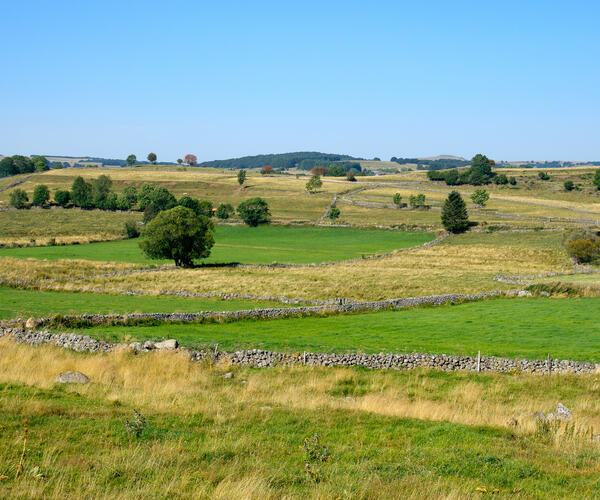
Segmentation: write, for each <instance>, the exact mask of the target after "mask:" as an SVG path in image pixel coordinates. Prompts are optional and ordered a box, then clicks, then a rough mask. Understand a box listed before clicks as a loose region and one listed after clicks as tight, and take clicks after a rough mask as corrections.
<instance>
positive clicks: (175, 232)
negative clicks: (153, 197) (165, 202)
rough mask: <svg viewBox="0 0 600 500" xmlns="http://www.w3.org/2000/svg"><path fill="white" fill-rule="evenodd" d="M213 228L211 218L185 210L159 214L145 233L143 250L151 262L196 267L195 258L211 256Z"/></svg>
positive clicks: (172, 210)
mask: <svg viewBox="0 0 600 500" xmlns="http://www.w3.org/2000/svg"><path fill="white" fill-rule="evenodd" d="M213 230H214V226H213V223H212V222H211V221H210V219H209V218H208V217H204V216H202V215H196V214H195V213H194V212H193V211H192V210H190V209H189V208H186V207H175V208H172V209H170V210H166V211H164V212H161V213H159V214H158V215H157V216H156V218H154V220H152V221H151V222H149V223H148V224H147V226H146V228H145V229H144V231H143V233H142V239H141V241H140V247H141V249H142V250H143V251H144V253H145V254H146V255H147V256H148V257H150V258H151V259H172V260H174V261H175V265H177V266H183V267H191V266H193V261H194V259H203V258H206V257H208V256H209V255H210V249H211V248H212V246H213V245H214V242H215V240H214V234H213Z"/></svg>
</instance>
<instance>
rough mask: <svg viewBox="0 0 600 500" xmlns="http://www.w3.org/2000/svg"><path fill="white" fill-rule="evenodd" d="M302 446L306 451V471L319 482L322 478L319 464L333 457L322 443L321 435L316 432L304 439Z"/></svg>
mask: <svg viewBox="0 0 600 500" xmlns="http://www.w3.org/2000/svg"><path fill="white" fill-rule="evenodd" d="M301 448H302V451H303V452H304V462H305V465H304V468H305V470H306V473H307V474H308V475H309V477H310V478H311V479H312V480H313V481H314V482H319V481H320V480H321V469H320V468H319V466H318V465H319V464H322V463H324V462H327V461H328V460H329V459H330V458H331V454H330V453H329V450H328V449H327V447H326V446H323V445H322V444H321V442H320V439H319V435H318V434H317V433H316V432H315V433H314V434H313V435H312V436H311V437H307V438H306V439H305V440H304V442H303V443H302V447H301Z"/></svg>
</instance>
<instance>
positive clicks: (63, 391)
mask: <svg viewBox="0 0 600 500" xmlns="http://www.w3.org/2000/svg"><path fill="white" fill-rule="evenodd" d="M0 348H1V349H2V352H3V353H4V355H3V356H1V357H0V377H1V378H2V381H3V382H2V384H1V385H0V413H1V415H2V435H3V439H2V440H0V460H1V462H2V471H1V472H2V474H3V480H2V491H3V494H4V495H6V496H7V497H10V498H41V497H43V498H65V497H67V498H75V497H77V498H86V497H110V498H123V499H124V498H149V497H152V498H155V497H161V498H166V497H180V498H217V499H230V498H247V499H251V498H252V499H264V498H272V499H275V498H288V499H291V498H301V497H303V498H365V499H366V498H375V497H377V498H399V497H402V498H415V499H416V498H423V497H424V496H425V497H445V498H472V497H473V496H475V495H480V494H481V492H482V491H483V492H484V493H485V492H487V493H488V494H491V493H494V492H495V493H500V494H502V495H504V496H510V497H511V498H556V497H570V498H573V497H580V498H583V497H593V496H594V494H595V493H594V492H596V491H597V490H598V488H599V487H600V484H599V482H598V477H599V476H600V469H599V464H600V460H599V459H600V449H599V448H598V444H597V443H595V442H593V441H591V439H590V436H591V434H590V433H593V432H594V429H597V428H598V424H599V422H600V421H599V419H598V414H599V411H600V407H599V403H598V401H599V399H598V397H597V395H598V394H599V391H600V386H599V385H598V379H597V377H594V376H583V377H574V376H562V377H557V376H553V377H548V378H545V379H544V382H545V383H544V384H540V383H539V377H536V376H525V375H520V376H517V375H494V374H476V373H470V374H467V373H439V372H432V371H422V370H419V371H412V372H394V373H390V372H368V371H362V370H351V369H331V368H294V369H288V368H274V369H270V370H256V369H250V368H235V369H234V373H235V378H233V379H223V378H222V375H223V373H224V371H225V370H228V368H227V367H215V366H212V367H211V366H208V365H201V364H191V363H190V362H189V361H187V360H186V359H185V358H183V357H182V356H181V355H179V354H174V353H153V354H147V355H140V356H133V355H131V354H127V353H125V352H116V353H111V354H108V355H81V354H77V353H72V352H68V351H65V350H60V349H58V348H53V347H48V346H44V347H37V348H34V347H30V346H22V345H16V344H13V343H11V342H5V341H3V342H2V343H1V346H0ZM14 359H19V360H21V363H24V364H25V365H26V366H28V367H29V369H28V370H23V369H21V368H20V367H19V366H18V365H17V364H15V363H14V362H12V360H14ZM66 369H79V370H82V371H84V372H85V373H87V374H89V376H90V377H91V378H92V380H93V383H91V384H88V385H85V386H70V387H64V386H62V387H58V386H56V385H54V384H53V383H52V380H53V378H54V377H55V375H56V373H58V372H60V371H64V370H66ZM515 394H527V397H526V398H515ZM594 395H596V397H594ZM557 400H560V401H562V402H564V403H565V404H566V405H568V406H569V407H570V408H572V409H573V412H574V415H575V421H574V423H573V424H570V426H568V427H566V426H565V425H564V424H562V425H558V426H554V427H552V428H548V429H546V428H544V427H539V426H536V424H535V420H534V419H533V418H532V417H531V415H532V414H533V412H534V411H538V410H541V411H549V410H551V409H553V408H554V406H555V405H556V401H557ZM134 409H135V410H137V411H138V412H139V413H140V414H141V415H142V417H143V418H144V421H143V423H139V420H138V421H137V422H138V423H137V425H131V423H130V424H129V425H127V424H126V422H127V421H129V422H135V415H134V413H133V410H134ZM24 421H27V423H26V425H27V446H26V448H27V453H26V455H25V456H24V459H23V461H22V462H21V463H22V470H23V472H22V473H21V474H20V476H19V477H17V478H15V476H16V475H17V470H18V468H19V462H20V454H21V448H22V446H23V427H24ZM594 426H595V427H594ZM128 429H129V430H128ZM596 432H597V430H596ZM315 433H316V434H317V436H318V438H317V439H318V444H317V446H315V447H314V448H313V449H311V451H312V452H311V453H308V452H305V451H304V450H303V448H302V445H303V442H304V440H305V439H307V438H311V437H313V436H314V434H315ZM323 446H325V447H326V448H327V451H326V452H325V453H323V450H322V447H323ZM307 464H308V465H307ZM307 471H311V473H307Z"/></svg>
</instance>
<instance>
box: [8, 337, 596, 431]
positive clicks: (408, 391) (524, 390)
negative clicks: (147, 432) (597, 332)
mask: <svg viewBox="0 0 600 500" xmlns="http://www.w3.org/2000/svg"><path fill="white" fill-rule="evenodd" d="M0 348H1V349H2V356H0V381H1V382H3V383H14V384H26V385H32V386H36V387H42V388H50V387H52V386H53V384H54V379H55V377H56V375H57V374H58V373H60V372H64V371H67V370H71V371H82V372H83V373H85V374H87V375H88V376H89V377H90V379H91V380H92V383H90V384H88V385H84V386H73V387H72V389H71V390H73V391H75V392H78V393H80V394H83V395H86V396H87V397H90V398H103V399H107V400H108V401H120V402H121V403H126V404H128V405H132V406H133V407H137V408H145V409H147V410H148V411H152V412H155V413H164V414H169V415H186V414H196V413H202V414H204V415H210V416H211V417H212V418H214V419H217V420H220V421H228V420H230V419H234V418H243V414H244V413H245V412H251V413H260V412H261V409H260V408H261V407H264V406H271V407H277V408H288V409H293V408H296V409H303V410H327V409H343V410H347V411H353V412H364V413H370V414H375V415H382V416H394V417H409V418H417V419H421V420H429V421H446V422H453V423H461V424H467V425H489V426H495V427H507V428H515V423H514V421H515V419H516V421H517V424H516V430H517V431H521V432H531V431H532V430H533V429H534V427H535V419H534V417H533V414H534V413H535V412H536V411H540V410H543V411H548V410H551V409H554V407H555V406H556V403H557V400H556V398H557V397H558V395H557V394H558V393H560V392H561V387H563V388H564V387H565V386H566V385H568V386H569V387H570V393H569V395H568V396H567V395H565V396H564V397H565V399H564V400H562V402H563V403H564V404H566V405H567V406H568V407H569V408H570V409H571V410H572V411H573V414H574V415H575V417H576V420H575V424H576V425H577V426H580V427H581V429H582V430H587V429H589V428H590V427H593V428H595V429H599V428H600V400H598V399H597V398H595V397H593V394H595V393H596V392H597V391H598V390H600V380H599V379H598V377H597V376H596V375H585V376H574V375H572V376H567V375H554V376H550V377H543V378H542V376H539V375H528V374H512V375H507V374H504V375H503V374H485V375H476V374H469V373H466V372H457V373H452V374H447V377H446V376H444V377H439V376H435V372H428V371H426V370H414V371H406V372H393V371H392V372H386V371H370V372H364V371H357V370H355V369H352V368H316V367H306V368H304V367H293V368H292V367H279V368H269V369H263V370H255V369H250V368H244V367H233V368H232V367H230V366H228V365H227V363H221V364H218V365H211V364H207V363H195V362H192V361H190V360H189V358H188V357H187V355H185V354H184V353H178V352H171V353H169V352H153V353H146V354H143V355H137V356H136V355H134V354H132V353H130V352H128V351H126V350H117V351H114V352H111V353H108V354H94V355H81V354H77V353H74V352H72V351H68V350H65V349H61V348H58V347H54V346H49V345H45V346H39V347H32V346H28V345H25V344H17V343H15V342H13V341H12V340H10V339H6V338H5V339H2V340H0ZM15 359H18V360H19V363H14V362H13V360H15ZM23 366H27V367H28V369H27V370H23V369H22V367H23ZM231 369H233V370H234V371H236V372H237V376H238V377H239V378H242V379H245V380H247V383H244V384H239V383H235V384H226V385H224V384H222V383H221V382H220V375H222V374H223V373H224V372H225V371H229V370H231ZM542 381H543V382H544V383H543V384H540V382H542ZM341 388H349V389H350V394H351V395H352V398H351V399H347V398H345V397H343V393H342V392H340V389H341ZM353 391H358V393H354V392H353ZM522 394H527V397H520V396H521V395H522ZM18 405H19V406H18V411H19V412H21V413H23V414H31V413H36V412H39V411H40V410H41V408H42V406H43V403H41V402H40V401H38V400H36V399H35V398H32V399H23V400H21V401H20V402H19V403H18ZM557 439H560V434H559V435H558V437H557Z"/></svg>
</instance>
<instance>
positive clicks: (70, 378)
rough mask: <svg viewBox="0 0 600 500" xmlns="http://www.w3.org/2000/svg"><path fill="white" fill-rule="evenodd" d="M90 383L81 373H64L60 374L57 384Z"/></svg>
mask: <svg viewBox="0 0 600 500" xmlns="http://www.w3.org/2000/svg"><path fill="white" fill-rule="evenodd" d="M89 381H90V379H89V378H88V376H87V375H85V374H83V373H81V372H70V371H69V372H62V373H59V374H58V377H56V380H55V382H58V383H59V384H87V383H88V382H89Z"/></svg>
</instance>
